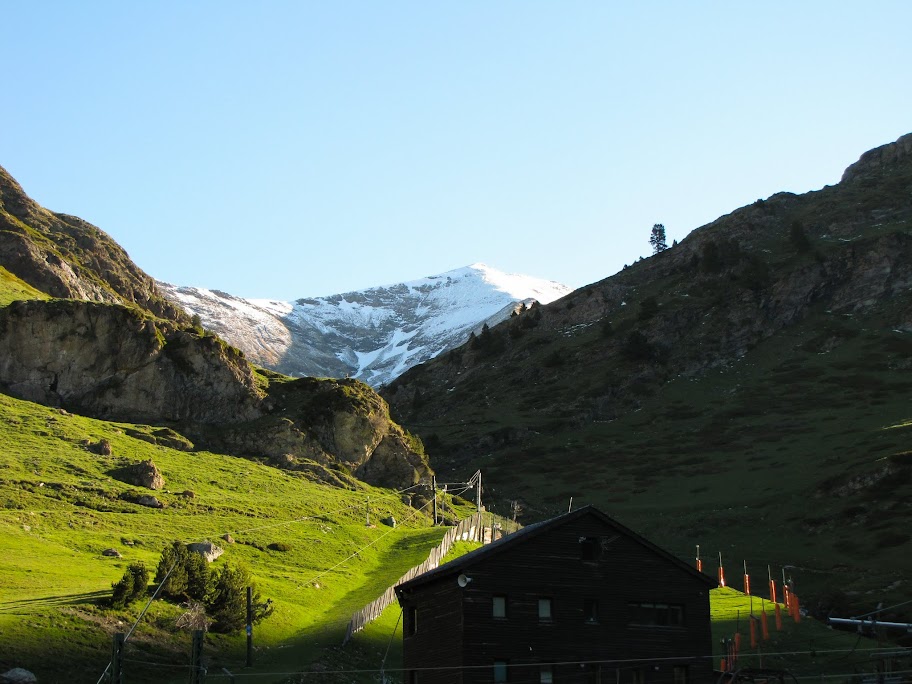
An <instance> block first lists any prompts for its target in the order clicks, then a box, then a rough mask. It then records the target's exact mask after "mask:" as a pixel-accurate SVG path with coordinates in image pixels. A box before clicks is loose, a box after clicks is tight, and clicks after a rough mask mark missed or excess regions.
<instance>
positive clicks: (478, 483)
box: [475, 470, 481, 513]
mask: <svg viewBox="0 0 912 684" xmlns="http://www.w3.org/2000/svg"><path fill="white" fill-rule="evenodd" d="M475 474H476V475H477V476H478V479H477V480H476V482H475V484H476V486H477V487H478V489H477V490H476V494H475V505H476V508H477V510H478V512H479V513H481V470H478V472H476V473H475Z"/></svg>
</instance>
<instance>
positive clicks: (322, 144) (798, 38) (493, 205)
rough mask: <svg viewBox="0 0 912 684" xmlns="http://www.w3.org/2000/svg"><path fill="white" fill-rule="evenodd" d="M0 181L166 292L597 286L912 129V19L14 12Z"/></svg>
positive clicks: (517, 5) (351, 8)
mask: <svg viewBox="0 0 912 684" xmlns="http://www.w3.org/2000/svg"><path fill="white" fill-rule="evenodd" d="M2 16H3V24H4V26H5V28H4V30H3V39H2V41H0V54H2V56H3V62H4V65H5V87H4V97H3V106H2V107H0V165H2V166H4V167H5V168H6V169H7V170H8V171H9V172H10V173H11V174H13V176H15V177H16V178H17V179H18V180H19V182H20V183H21V184H22V185H23V187H24V188H25V190H26V192H27V193H29V194H30V195H31V196H32V197H33V198H35V199H36V200H37V201H38V202H40V203H41V204H43V205H44V206H47V207H48V208H50V209H53V210H54V211H60V212H65V213H69V214H75V215H78V216H80V217H82V218H84V219H86V220H87V221H90V222H92V223H94V224H96V225H97V226H99V227H100V228H102V229H103V230H105V231H106V232H108V233H109V234H110V235H112V236H113V237H114V238H115V239H116V240H117V241H118V242H119V243H120V244H122V245H123V246H124V247H125V248H126V249H127V251H128V252H129V253H130V255H131V257H132V258H133V259H134V261H136V262H137V263H138V264H139V265H140V266H141V267H142V268H143V269H145V270H146V271H147V272H149V273H150V274H151V275H153V276H154V277H156V278H159V279H161V280H167V281H169V282H174V283H178V284H183V285H197V286H205V287H210V288H216V289H221V290H225V291H228V292H231V293H233V294H237V295H241V296H247V297H269V298H277V299H293V298H297V297H303V296H316V295H324V294H332V293H336V292H344V291H349V290H354V289H361V288H364V287H369V286H372V285H381V284H386V283H392V282H397V281H401V280H410V279H415V278H419V277H421V276H425V275H431V274H435V273H439V272H442V271H446V270H449V269H452V268H457V267H460V266H465V265H467V264H469V263H472V262H476V261H483V262H486V263H488V264H490V265H492V266H494V267H496V268H500V269H501V270H505V271H512V272H519V273H527V274H530V275H535V276H539V277H543V278H548V279H553V280H558V281H562V282H565V283H567V284H568V285H572V286H581V285H584V284H587V283H590V282H594V281H597V280H600V279H602V278H604V277H607V276H609V275H611V274H613V273H615V272H616V271H618V270H619V269H620V268H621V267H622V266H623V265H624V264H625V263H630V262H632V261H635V260H636V259H637V258H639V257H640V256H641V255H643V256H645V255H648V253H649V243H648V238H649V230H650V228H651V227H652V225H653V224H654V223H657V222H661V223H664V224H665V226H666V228H667V231H668V236H669V242H670V241H671V239H673V238H677V239H681V238H683V237H684V236H685V235H686V234H687V233H689V232H690V231H691V230H693V229H694V228H697V227H699V226H700V225H703V224H705V223H708V222H709V221H711V220H713V219H715V218H717V217H718V216H720V215H722V214H725V213H728V212H730V211H732V210H734V209H736V208H737V207H739V206H743V205H745V204H748V203H750V202H753V201H754V200H756V199H758V198H761V197H768V196H769V195H771V194H773V193H775V192H777V191H780V190H788V191H792V192H805V191H808V190H813V189H818V188H820V187H822V186H823V185H827V184H832V183H835V182H837V181H838V180H839V178H840V175H841V173H842V171H843V169H844V168H845V167H846V166H847V165H848V164H850V163H851V162H853V161H854V160H855V159H857V158H858V156H859V155H860V154H861V153H862V152H864V151H865V150H867V149H870V148H872V147H876V146H878V145H881V144H884V143H887V142H891V141H893V140H895V139H896V138H898V137H899V136H900V135H902V134H904V133H908V132H910V131H912V88H910V87H909V83H910V76H909V74H910V71H912V69H910V67H912V47H910V45H912V42H910V41H909V40H908V36H907V35H906V33H907V31H906V29H907V27H908V26H909V25H912V3H909V2H906V1H905V0H902V1H896V2H878V1H876V0H869V1H868V2H864V3H863V2H838V1H835V0H830V1H829V2H812V1H802V2H762V3H760V2H756V3H746V2H698V1H694V2H638V3H633V2H608V1H604V2H596V1H595V0H592V1H590V2H576V1H573V0H560V1H557V0H555V1H553V2H537V1H535V0H522V1H513V2H511V1H502V2H481V1H477V2H472V1H467V2H427V1H426V0H425V1H421V2H405V1H402V2H397V1H392V0H390V1H388V2H375V1H366V0H365V1H364V2H346V1H340V2H303V1H288V2H278V1H272V2H258V3H253V2H249V0H245V1H243V2H240V1H239V2H234V1H231V0H220V1H218V2H176V1H175V2H169V1H167V0H164V1H161V2H149V3H134V2H120V1H118V2H101V1H94V0H92V1H87V2H71V1H67V2H51V1H49V0H48V1H41V0H36V1H35V2H16V3H14V2H9V3H4V5H3V6H2Z"/></svg>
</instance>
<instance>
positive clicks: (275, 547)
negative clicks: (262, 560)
mask: <svg viewBox="0 0 912 684" xmlns="http://www.w3.org/2000/svg"><path fill="white" fill-rule="evenodd" d="M266 548H267V549H270V550H272V551H281V552H282V553H286V552H287V551H291V544H286V543H285V542H272V544H270V545H269V546H267V547H266Z"/></svg>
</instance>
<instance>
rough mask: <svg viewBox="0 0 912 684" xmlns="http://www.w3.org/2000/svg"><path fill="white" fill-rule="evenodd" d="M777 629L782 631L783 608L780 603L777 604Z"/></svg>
mask: <svg viewBox="0 0 912 684" xmlns="http://www.w3.org/2000/svg"><path fill="white" fill-rule="evenodd" d="M776 631H777V632H781V631H782V608H780V607H779V604H778V603H777V604H776Z"/></svg>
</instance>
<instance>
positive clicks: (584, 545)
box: [579, 537, 602, 561]
mask: <svg viewBox="0 0 912 684" xmlns="http://www.w3.org/2000/svg"><path fill="white" fill-rule="evenodd" d="M579 543H580V560H584V561H597V560H598V559H599V558H600V557H601V555H602V544H601V541H600V540H599V538H598V537H580V540H579Z"/></svg>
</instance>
